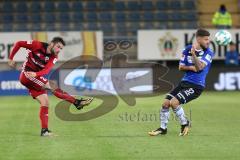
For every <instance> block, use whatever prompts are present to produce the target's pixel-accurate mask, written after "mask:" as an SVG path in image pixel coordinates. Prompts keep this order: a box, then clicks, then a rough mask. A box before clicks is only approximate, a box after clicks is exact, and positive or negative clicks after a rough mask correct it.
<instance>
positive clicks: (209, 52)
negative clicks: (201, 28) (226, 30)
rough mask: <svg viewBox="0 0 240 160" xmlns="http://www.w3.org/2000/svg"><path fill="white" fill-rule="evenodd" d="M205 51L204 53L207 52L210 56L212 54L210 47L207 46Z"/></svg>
mask: <svg viewBox="0 0 240 160" xmlns="http://www.w3.org/2000/svg"><path fill="white" fill-rule="evenodd" d="M205 52H206V54H209V55H210V56H212V57H213V56H214V52H213V50H212V49H211V48H209V47H208V48H207V49H206V51H205Z"/></svg>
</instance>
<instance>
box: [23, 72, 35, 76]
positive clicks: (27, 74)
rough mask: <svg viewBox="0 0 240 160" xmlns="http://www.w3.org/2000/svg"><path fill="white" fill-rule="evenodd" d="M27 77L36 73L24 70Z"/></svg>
mask: <svg viewBox="0 0 240 160" xmlns="http://www.w3.org/2000/svg"><path fill="white" fill-rule="evenodd" d="M25 74H26V76H27V77H36V76H37V74H36V73H35V72H25Z"/></svg>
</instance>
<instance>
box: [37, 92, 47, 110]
mask: <svg viewBox="0 0 240 160" xmlns="http://www.w3.org/2000/svg"><path fill="white" fill-rule="evenodd" d="M36 100H37V101H38V102H39V103H40V104H41V106H45V107H48V106H49V99H48V95H47V94H41V95H39V96H37V97H36Z"/></svg>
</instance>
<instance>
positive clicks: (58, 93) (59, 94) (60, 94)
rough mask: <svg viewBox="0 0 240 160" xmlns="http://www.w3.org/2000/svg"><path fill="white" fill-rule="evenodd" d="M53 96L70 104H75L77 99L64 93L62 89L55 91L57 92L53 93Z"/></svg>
mask: <svg viewBox="0 0 240 160" xmlns="http://www.w3.org/2000/svg"><path fill="white" fill-rule="evenodd" d="M53 94H54V95H55V96H56V97H58V98H60V99H63V100H66V101H68V102H70V103H74V102H75V100H76V99H75V98H74V97H73V96H71V95H69V94H68V93H67V92H64V91H63V90H61V89H60V88H57V89H55V91H54V92H53Z"/></svg>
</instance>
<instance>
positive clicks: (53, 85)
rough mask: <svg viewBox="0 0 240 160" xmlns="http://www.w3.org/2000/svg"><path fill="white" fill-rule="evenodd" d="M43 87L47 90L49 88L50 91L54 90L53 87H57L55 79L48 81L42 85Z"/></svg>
mask: <svg viewBox="0 0 240 160" xmlns="http://www.w3.org/2000/svg"><path fill="white" fill-rule="evenodd" d="M43 88H44V89H47V90H51V91H54V90H55V89H57V88H58V85H57V83H56V82H55V81H51V80H50V81H48V82H47V83H46V84H45V85H44V87H43Z"/></svg>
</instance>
